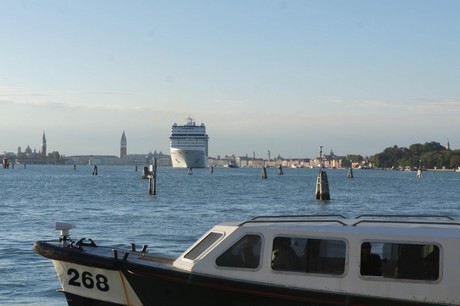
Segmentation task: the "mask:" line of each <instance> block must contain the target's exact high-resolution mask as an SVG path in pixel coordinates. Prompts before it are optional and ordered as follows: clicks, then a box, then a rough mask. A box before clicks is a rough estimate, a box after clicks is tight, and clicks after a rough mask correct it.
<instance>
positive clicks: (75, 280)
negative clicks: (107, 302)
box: [67, 269, 109, 292]
mask: <svg viewBox="0 0 460 306" xmlns="http://www.w3.org/2000/svg"><path fill="white" fill-rule="evenodd" d="M67 275H69V276H70V280H69V285H71V286H77V287H81V286H82V285H83V286H84V287H85V288H88V289H93V288H94V287H96V288H97V289H99V290H100V291H104V292H105V291H109V283H108V279H107V277H106V276H105V275H102V274H96V275H93V274H91V273H90V272H86V271H84V272H82V273H81V275H80V272H79V271H78V270H75V269H69V270H67Z"/></svg>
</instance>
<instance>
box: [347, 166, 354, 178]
mask: <svg viewBox="0 0 460 306" xmlns="http://www.w3.org/2000/svg"><path fill="white" fill-rule="evenodd" d="M347 177H348V178H353V168H352V167H350V168H348V175H347Z"/></svg>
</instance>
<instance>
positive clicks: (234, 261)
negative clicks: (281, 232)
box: [216, 235, 262, 269]
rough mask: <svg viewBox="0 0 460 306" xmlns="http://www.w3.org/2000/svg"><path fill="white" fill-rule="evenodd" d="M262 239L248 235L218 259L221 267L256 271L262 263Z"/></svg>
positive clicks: (217, 262) (217, 261)
mask: <svg viewBox="0 0 460 306" xmlns="http://www.w3.org/2000/svg"><path fill="white" fill-rule="evenodd" d="M261 244H262V239H261V237H260V236H259V235H246V236H244V237H243V238H241V239H240V240H239V241H238V242H237V243H235V244H234V245H233V246H232V247H231V248H229V249H228V250H227V251H225V252H224V253H223V254H222V255H220V256H219V257H218V258H217V259H216V264H217V265H218V266H219V267H230V268H249V269H255V268H257V267H258V266H259V262H260V248H261Z"/></svg>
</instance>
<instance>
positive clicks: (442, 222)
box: [351, 219, 460, 226]
mask: <svg viewBox="0 0 460 306" xmlns="http://www.w3.org/2000/svg"><path fill="white" fill-rule="evenodd" d="M361 223H386V224H390V223H393V224H431V225H458V226H460V222H448V221H417V220H378V219H372V220H359V221H358V222H355V223H353V224H351V226H357V225H358V224H361Z"/></svg>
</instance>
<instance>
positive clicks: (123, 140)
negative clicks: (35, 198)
mask: <svg viewBox="0 0 460 306" xmlns="http://www.w3.org/2000/svg"><path fill="white" fill-rule="evenodd" d="M119 139H120V140H119V141H118V145H119V147H118V154H116V153H113V154H111V153H108V154H96V153H93V152H90V151H88V152H82V153H79V154H66V153H64V152H61V151H60V150H59V149H55V150H54V149H53V150H52V151H47V140H46V135H45V132H43V134H42V141H41V144H40V148H39V149H38V150H37V148H34V147H30V145H27V149H28V150H30V153H32V152H34V153H37V154H40V155H46V154H47V152H48V153H51V152H54V151H57V152H59V154H60V155H64V156H77V155H107V156H118V157H120V158H123V157H125V156H127V155H130V154H131V155H137V154H148V153H153V152H158V153H162V154H165V155H170V153H169V150H167V151H161V150H156V149H153V150H149V151H145V152H134V151H133V152H129V151H128V149H129V146H128V137H127V136H126V133H125V131H124V130H123V131H122V134H121V135H120V137H119ZM433 141H434V142H438V143H440V144H441V145H443V146H445V147H446V148H448V149H451V150H455V148H452V147H451V144H450V141H449V139H447V140H446V142H444V143H443V142H440V141H435V140H433ZM426 142H431V140H430V141H428V140H427V141H424V142H422V143H421V144H424V143H426ZM82 145H83V146H84V144H82ZM410 145H412V144H407V145H403V146H398V147H406V148H408V147H409V146H410ZM57 146H58V145H57ZM391 147H392V146H391ZM168 149H169V148H168ZM317 149H318V150H317V152H316V154H314V155H311V156H284V155H281V154H276V155H273V154H272V153H271V150H270V149H267V151H265V152H260V154H259V153H258V152H251V153H249V152H248V153H245V154H234V153H228V152H227V153H224V154H216V155H212V156H210V157H212V158H216V157H217V156H220V157H222V158H223V157H224V156H232V155H235V156H239V157H243V156H246V155H247V156H249V157H254V156H255V157H256V158H263V159H267V158H268V159H270V158H271V159H276V158H277V156H279V155H281V157H283V158H285V159H297V158H311V159H314V158H317V157H319V154H320V150H322V154H323V155H329V154H330V153H331V152H333V153H334V155H337V156H346V155H348V154H358V155H361V156H363V157H366V156H367V157H370V156H372V155H374V154H377V153H381V152H382V151H383V150H384V149H385V148H384V149H382V150H381V151H378V152H374V153H372V154H369V155H366V154H361V153H359V152H344V153H341V152H340V153H337V152H335V151H334V149H333V148H332V147H331V148H329V149H328V148H326V147H324V146H318V148H317ZM0 150H2V153H14V154H17V153H24V152H25V151H23V150H24V149H23V147H22V146H21V145H19V146H18V147H17V149H16V150H14V151H12V150H5V149H3V148H0ZM19 150H21V151H19Z"/></svg>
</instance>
